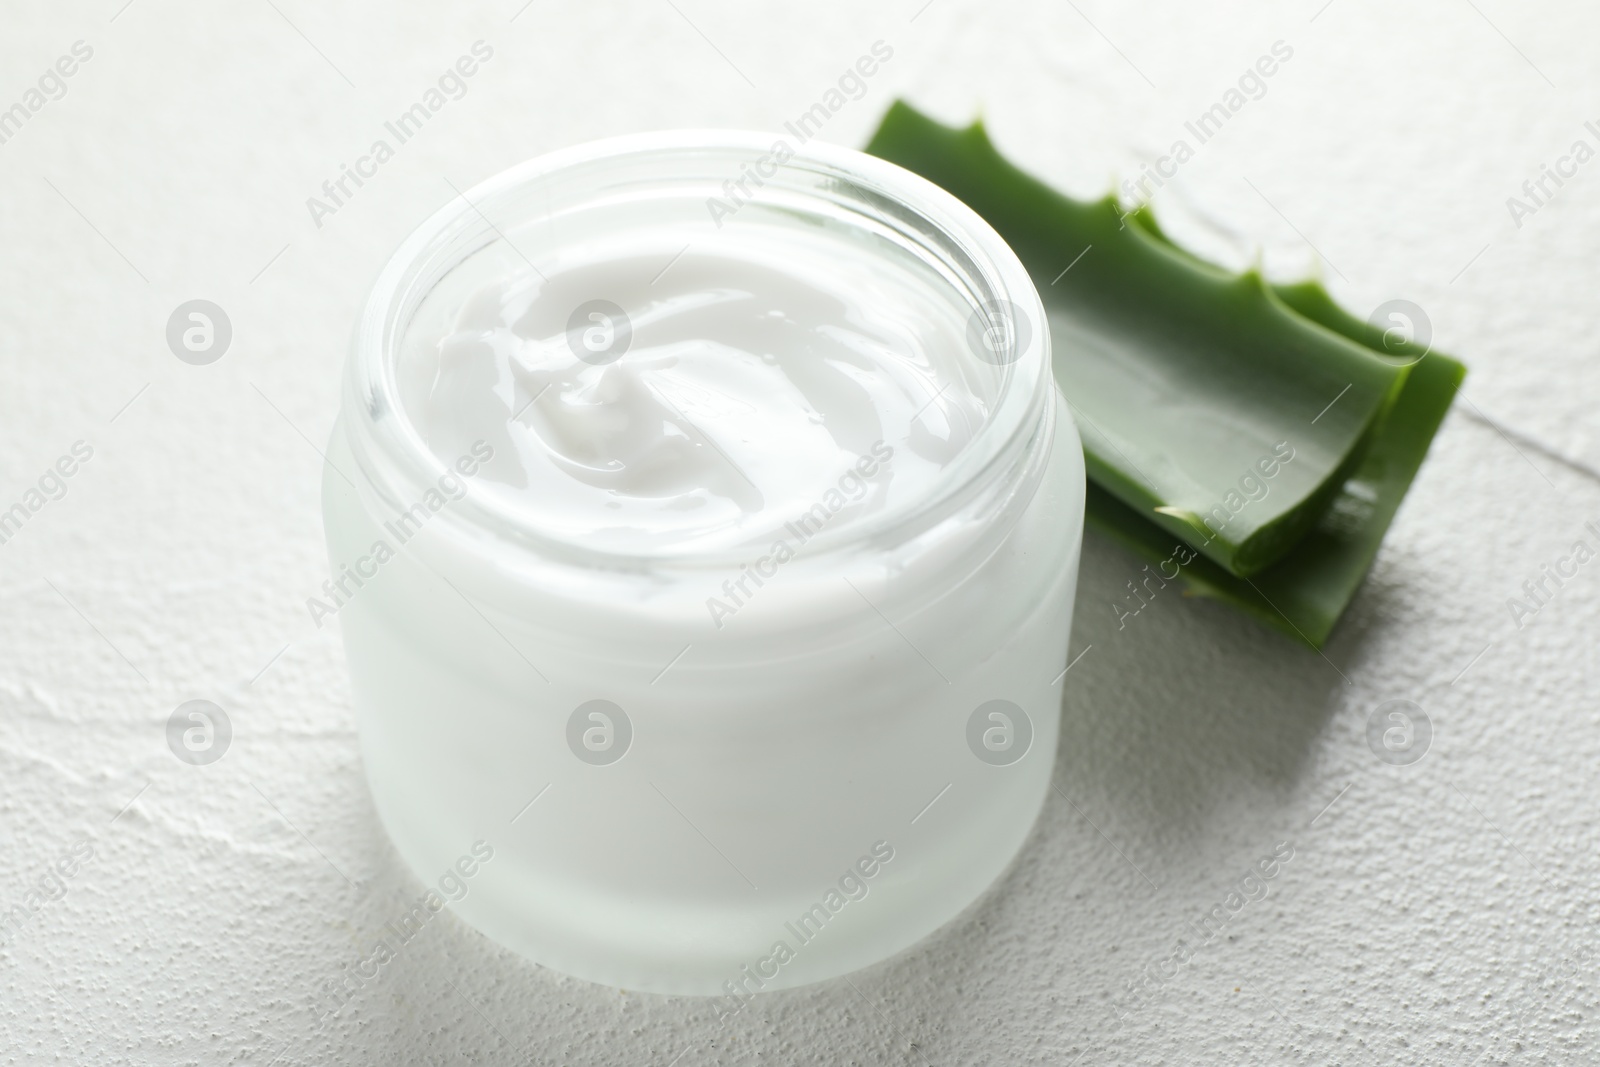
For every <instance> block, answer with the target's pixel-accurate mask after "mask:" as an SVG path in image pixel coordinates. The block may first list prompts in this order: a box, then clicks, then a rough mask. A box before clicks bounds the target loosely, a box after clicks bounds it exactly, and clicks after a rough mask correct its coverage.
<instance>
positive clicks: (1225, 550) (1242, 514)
mask: <svg viewBox="0 0 1600 1067" xmlns="http://www.w3.org/2000/svg"><path fill="white" fill-rule="evenodd" d="M867 151H869V152H872V153H873V154H875V155H878V156H881V157H883V158H885V159H889V160H891V161H893V162H895V163H898V164H900V165H901V166H903V167H906V168H908V169H910V170H913V171H916V172H917V173H919V174H922V175H923V176H924V177H926V178H928V179H929V180H931V181H933V182H935V183H937V184H939V185H942V186H943V187H945V188H946V189H948V190H949V191H950V192H952V193H954V194H955V195H956V196H958V197H960V198H961V199H962V200H964V201H966V203H967V204H968V205H970V206H971V207H972V208H974V209H975V210H976V211H977V212H978V213H979V214H980V215H982V216H983V217H984V218H985V219H986V220H988V222H989V224H990V225H992V226H993V227H994V228H995V229H996V230H997V231H999V233H1000V235H1001V236H1002V237H1004V238H1005V239H1006V241H1007V242H1008V243H1010V245H1011V247H1012V248H1013V249H1015V250H1016V252H1017V255H1018V257H1019V258H1020V259H1021V260H1022V261H1023V263H1024V264H1025V265H1026V266H1027V268H1028V270H1029V273H1030V274H1032V276H1033V278H1034V281H1035V284H1036V285H1037V286H1038V288H1039V291H1040V294H1041V295H1042V296H1043V298H1044V301H1045V306H1046V310H1047V313H1048V315H1049V319H1050V321H1049V329H1050V331H1051V340H1052V348H1053V351H1054V354H1055V369H1056V376H1057V379H1058V380H1059V381H1060V383H1061V388H1062V392H1063V393H1064V394H1065V395H1066V397H1067V399H1068V401H1069V403H1070V404H1071V405H1072V407H1073V411H1074V414H1075V415H1076V417H1077V422H1078V430H1079V433H1080V434H1081V436H1082V438H1083V443H1084V457H1085V461H1086V465H1087V467H1088V470H1089V476H1090V478H1091V479H1092V480H1093V481H1094V482H1095V483H1096V484H1097V485H1098V486H1099V487H1100V488H1101V489H1103V490H1104V491H1105V492H1106V493H1108V494H1109V495H1110V496H1112V497H1114V498H1115V499H1117V500H1118V501H1120V502H1121V503H1123V504H1124V505H1126V506H1127V507H1129V508H1131V509H1133V511H1134V512H1135V513H1137V514H1138V515H1139V516H1141V517H1142V521H1147V522H1153V523H1155V524H1156V525H1158V526H1160V527H1162V528H1163V529H1165V530H1166V531H1167V533H1168V534H1171V535H1175V536H1177V537H1181V538H1183V539H1184V540H1186V541H1188V542H1189V543H1191V544H1193V545H1194V546H1195V547H1196V548H1197V549H1198V550H1199V551H1200V552H1201V553H1203V554H1204V556H1205V557H1206V558H1207V559H1208V560H1210V561H1211V562H1213V563H1215V564H1216V565H1217V566H1218V567H1220V568H1221V569H1222V570H1223V571H1224V572H1225V573H1228V574H1232V575H1235V576H1241V577H1242V576H1248V575H1253V574H1257V573H1260V572H1262V571H1264V570H1265V569H1267V568H1268V567H1270V566H1271V565H1272V564H1273V563H1274V562H1276V561H1277V560H1279V559H1280V558H1282V557H1283V556H1284V555H1285V554H1286V553H1287V552H1289V551H1290V550H1291V549H1292V548H1294V546H1295V545H1296V544H1297V543H1298V542H1299V541H1300V540H1301V538H1302V537H1304V536H1305V535H1306V534H1307V533H1308V532H1309V531H1310V530H1311V529H1312V528H1313V527H1314V526H1315V525H1316V523H1317V521H1318V518H1319V517H1320V516H1321V515H1322V514H1323V512H1325V511H1326V510H1327V509H1328V508H1329V507H1330V506H1331V505H1332V504H1333V503H1334V502H1335V500H1336V498H1337V497H1338V495H1339V493H1340V491H1341V488H1340V487H1341V486H1342V485H1344V484H1345V483H1346V482H1347V481H1348V480H1349V478H1350V477H1351V476H1352V475H1353V474H1355V472H1356V471H1357V470H1358V468H1359V467H1360V465H1361V463H1362V449H1363V447H1364V445H1365V443H1366V442H1367V440H1368V436H1369V431H1370V430H1371V429H1372V428H1373V426H1374V424H1375V423H1376V422H1377V420H1378V418H1379V416H1380V415H1381V414H1383V413H1384V411H1385V410H1386V409H1387V408H1388V407H1389V405H1390V404H1391V403H1392V402H1393V401H1394V399H1395V398H1396V396H1398V394H1399V391H1400V388H1401V386H1402V385H1403V384H1404V381H1405V378H1406V376H1407V373H1408V368H1407V367H1406V366H1404V365H1401V364H1400V363H1399V362H1398V361H1386V360H1384V359H1381V358H1378V357H1377V356H1375V355H1374V354H1373V352H1372V351H1370V350H1369V349H1368V348H1366V347H1364V346H1363V345H1361V344H1359V343H1356V342H1355V341H1354V340H1352V339H1351V338H1349V337H1347V336H1342V335H1340V334H1339V333H1338V332H1337V331H1334V330H1330V329H1327V328H1324V327H1323V326H1320V325H1318V324H1316V323H1315V322H1313V321H1309V320H1308V319H1307V318H1306V317H1305V316H1304V315H1303V314H1301V313H1300V312H1298V311H1296V310H1295V309H1294V308H1293V307H1291V306H1289V305H1288V304H1286V303H1285V302H1284V300H1283V299H1281V297H1280V294H1279V293H1278V292H1276V291H1275V290H1274V289H1273V287H1271V286H1269V285H1267V284H1266V283H1265V282H1264V281H1263V280H1262V279H1261V277H1260V276H1259V275H1258V274H1256V273H1254V272H1250V273H1246V274H1243V275H1234V274H1230V273H1228V272H1226V271H1224V270H1222V269H1220V268H1217V267H1215V266H1212V265H1209V264H1206V263H1203V262H1201V261H1199V260H1197V259H1196V258H1194V257H1193V256H1190V255H1188V254H1187V253H1185V252H1182V251H1180V250H1178V249H1175V248H1174V247H1173V246H1172V245H1171V244H1170V243H1169V242H1167V241H1166V240H1165V239H1163V238H1162V237H1161V236H1160V235H1159V234H1158V233H1153V232H1151V231H1150V230H1149V229H1148V228H1146V227H1144V226H1141V225H1136V224H1133V225H1130V224H1127V223H1125V221H1124V218H1123V213H1122V212H1121V210H1120V209H1119V207H1118V205H1117V203H1116V201H1115V199H1113V198H1110V197H1107V198H1106V199H1104V200H1100V201H1097V202H1094V203H1083V202H1080V201H1077V200H1073V199H1071V198H1069V197H1066V196H1063V195H1061V194H1060V193H1057V192H1055V191H1054V190H1053V189H1051V188H1049V187H1048V186H1046V185H1045V184H1043V183H1042V182H1040V181H1038V180H1036V179H1034V178H1032V177H1030V176H1029V175H1027V174H1025V173H1023V172H1022V171H1020V170H1018V169H1017V168H1016V167H1014V166H1012V165H1011V164H1010V163H1009V162H1007V161H1006V160H1005V159H1004V158H1003V157H1001V156H1000V154H999V153H998V152H997V151H996V150H995V148H994V146H993V145H992V144H991V143H990V141H989V139H988V136H987V134H986V133H985V132H984V130H983V128H982V126H981V125H973V126H971V127H969V128H967V129H965V130H955V129H951V128H949V127H946V126H943V125H940V124H939V123H937V122H934V121H933V120H931V119H929V118H927V117H925V116H923V115H921V114H919V113H917V112H916V111H915V110H913V109H912V108H910V107H908V106H907V105H905V104H903V103H897V104H895V105H894V106H893V107H892V108H891V109H890V110H889V112H888V114H887V115H886V116H885V118H884V120H883V124H882V126H880V127H879V129H878V132H877V133H876V134H875V135H874V136H873V138H872V141H871V143H870V144H868V146H867Z"/></svg>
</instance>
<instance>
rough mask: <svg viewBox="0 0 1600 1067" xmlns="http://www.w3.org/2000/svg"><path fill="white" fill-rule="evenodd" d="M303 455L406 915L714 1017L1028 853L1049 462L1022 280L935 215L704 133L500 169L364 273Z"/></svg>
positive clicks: (617, 142)
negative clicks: (357, 314) (328, 422)
mask: <svg viewBox="0 0 1600 1067" xmlns="http://www.w3.org/2000/svg"><path fill="white" fill-rule="evenodd" d="M328 456H329V466H328V467H327V469H326V472H325V476H324V483H323V500H324V512H325V519H326V529H327V538H328V545H329V552H330V558H331V563H332V568H333V575H334V577H333V580H332V582H331V583H330V586H329V592H330V594H331V595H330V597H329V599H328V602H327V606H328V609H329V610H328V612H327V613H328V614H330V615H331V614H337V616H338V619H339V622H340V624H341V626H342V629H343V633H344V639H345V647H346V653H347V657H348V660H349V664H350V672H351V680H352V689H353V694H354V700H355V706H356V711H357V715H358V718H359V722H360V730H361V739H362V752H363V758H364V762H365V767H366V773H367V778H368V781H369V783H370V785H371V790H372V795H373V798H374V801H375V803H376V806H377V810H378V812H379V814H380V816H381V818H382V820H383V823H384V825H385V827H386V828H387V830H388V832H389V834H390V836H391V838H392V839H393V841H394V843H395V846H396V848H397V849H398V851H399V853H400V854H401V856H402V857H403V858H404V859H405V861H406V862H407V863H408V864H409V865H410V866H411V868H412V869H413V870H414V871H415V872H416V873H417V874H418V875H419V876H420V877H421V878H422V879H423V880H424V882H425V883H427V884H429V885H430V886H433V885H438V886H439V887H440V888H439V889H438V891H437V892H430V895H429V897H428V900H429V902H430V904H429V906H433V905H434V904H437V906H438V907H440V908H442V907H448V908H450V909H451V910H453V911H455V912H456V913H457V914H458V915H459V916H460V917H461V918H463V919H465V920H466V921H467V922H469V923H471V924H472V925H473V926H475V927H477V928H478V929H480V930H481V931H483V932H484V933H485V934H487V935H488V936H490V937H491V938H493V939H494V940H496V941H498V942H500V943H501V944H504V945H507V946H509V947H511V948H513V949H516V950H517V951H519V952H521V953H523V954H525V955H526V956H528V957H530V958H532V959H533V960H535V961H537V962H539V963H541V964H545V965H548V966H550V967H553V968H555V969H557V970H560V971H564V972H566V973H569V974H573V975H577V976H579V977H582V978H586V979H590V980H593V981H596V982H603V983H608V984H611V985H616V986H623V987H627V988H632V989H641V990H650V991H658V992H671V993H695V994H709V995H717V996H721V997H723V998H724V1000H723V1005H724V1008H723V1010H724V1011H733V1010H737V1009H738V1007H739V1006H742V1004H743V1003H744V1001H745V1000H746V999H747V998H748V997H749V996H750V995H753V994H754V993H756V992H759V991H764V990H772V989H778V988H784V987H789V986H794V985H798V984H802V983H806V982H812V981H817V980H820V979H824V978H829V977H833V976H836V975H839V974H842V973H845V972H848V971H850V970H853V969H856V968H859V967H862V966H865V965H867V964H870V963H873V962H875V961H878V960H881V959H884V958H886V957H888V956H889V955H891V954H893V953H895V952H897V951H899V950H901V949H904V948H906V947H907V946H909V945H911V944H912V943H913V942H915V941H917V940H918V939H919V938H921V937H923V936H924V935H926V934H928V933H929V932H931V931H933V930H934V929H936V928H937V927H939V926H940V925H942V924H943V923H945V922H947V921H949V920H950V919H951V918H952V917H954V916H955V915H956V914H957V913H959V912H960V911H961V910H962V909H963V908H965V907H966V906H967V905H969V904H970V903H972V902H973V901H974V900H975V899H976V898H977V897H978V896H979V895H980V894H981V893H982V892H983V891H984V889H985V888H986V887H987V886H989V885H990V884H991V883H992V882H993V881H994V880H995V879H996V878H997V877H998V876H999V875H1000V873H1001V872H1002V871H1003V870H1004V869H1005V867H1006V866H1007V864H1008V863H1009V862H1010V861H1011V859H1012V858H1013V857H1014V856H1015V855H1016V853H1017V851H1018V850H1019V848H1020V847H1021V845H1022V843H1023V840H1024V838H1025V837H1026V835H1027V834H1028V832H1029V829H1030V827H1031V826H1032V824H1033V822H1034V819H1035V817H1036V815H1037V813H1038V811H1039V808H1040V806H1041V804H1042V803H1043V800H1044V797H1045V794H1046V792H1047V790H1048V788H1049V781H1050V775H1051V770H1052V766H1053V762H1054V753H1055V745H1056V737H1057V728H1058V715H1059V693H1060V684H1061V681H1062V676H1063V674H1064V671H1065V667H1066V651H1067V637H1068V630H1069V627H1070V622H1071V609H1072V597H1073V590H1074V586H1075V582H1076V575H1077V567H1078V553H1079V547H1080V540H1081V535H1082V525H1083V506H1084V472H1083V462H1082V455H1081V452H1080V445H1079V441H1078V436H1077V433H1076V431H1075V429H1074V428H1073V425H1072V421H1071V418H1070V416H1069V414H1068V412H1067V409H1066V407H1065V404H1064V403H1063V402H1062V400H1061V397H1060V394H1059V392H1058V391H1057V389H1056V387H1055V384H1054V382H1053V379H1052V377H1051V373H1050V346H1049V336H1048V332H1047V329H1046V327H1045V318H1044V314H1043V310H1042V308H1041V305H1040V302H1039V297H1038V294H1037V293H1036V292H1035V290H1034V288H1033V286H1032V283H1031V282H1030V280H1029V278H1028V275H1027V273H1026V272H1025V271H1024V269H1023V267H1022V265H1021V264H1020V263H1019V262H1018V260H1017V258H1016V257H1015V256H1014V255H1013V254H1012V252H1011V250H1010V249H1009V248H1008V247H1007V246H1006V245H1005V244H1004V242H1003V241H1001V239H1000V238H999V237H998V236H997V235H996V234H995V233H994V231H993V230H992V229H990V228H989V226H988V225H987V224H985V223H984V222H983V221H982V220H981V219H980V218H979V217H978V216H977V215H976V214H974V213H973V212H972V211H970V210H969V209H968V208H966V207H965V206H964V205H962V204H961V203H960V202H958V201H957V200H956V199H954V198H953V197H951V196H950V195H949V194H947V193H945V192H944V191H942V190H940V189H939V188H937V187H935V186H934V185H932V184H930V183H928V182H926V181H924V180H923V179H921V178H919V177H917V176H915V175H913V174H911V173H909V172H907V171H905V170H902V169H900V168H898V167H896V166H894V165H892V164H889V163H886V162H884V161H881V160H878V159H875V158H873V157H870V156H866V155H863V154H861V153H858V152H853V151H849V150H846V149H840V148H834V147H828V146H824V145H821V144H817V143H808V144H804V145H798V146H796V145H792V144H790V143H788V142H787V141H777V142H774V141H773V139H772V138H771V136H770V135H762V134H751V133H734V132H726V131H686V132H674V133H665V134H652V135H641V136H629V137H622V138H617V139H613V140H607V141H602V142H598V143H595V144H589V145H583V146H579V147H576V148H572V149H568V150H565V151H560V152H556V153H554V154H552V155H549V156H546V157H543V158H540V159H536V160H533V161H531V162H529V163H526V164H524V165H522V166H519V167H516V168H513V169H512V170H509V171H507V172H505V173H504V174H501V175H499V176H498V177H495V178H493V179H491V180H489V181H488V182H485V183H484V184H482V185H480V186H478V187H477V188H475V189H473V190H472V191H470V192H469V193H467V194H465V196H464V197H460V198H458V199H456V200H455V201H454V202H452V203H451V204H450V205H448V206H447V207H446V208H444V209H443V210H441V211H440V212H438V213H437V214H436V215H434V216H433V217H432V218H431V219H429V220H428V221H427V222H426V223H425V224H423V226H422V227H421V228H419V229H418V230H417V231H416V232H415V233H413V234H412V235H411V236H410V237H409V238H407V240H406V241H405V243H404V244H403V245H402V246H401V247H400V249H399V250H398V251H397V252H396V253H395V255H394V257H393V258H392V259H391V260H390V261H389V263H388V265H387V266H386V267H385V269H384V270H383V272H382V274H381V276H380V277H379V279H378V281H377V283H376V284H375V286H374V288H373V291H372V294H371V297H370V299H369V301H368V303H367V305H366V308H365V310H364V312H363V314H362V317H361V320H360V323H359V325H358V328H357V331H356V336H355V341H354V348H353V351H352V353H351V356H350V359H349V362H348V366H347V374H346V379H345V390H344V399H343V406H342V411H341V415H340V419H339V422H338V424H337V426H336V427H335V429H334V433H333V439H332V443H331V446H330V449H329V453H328ZM446 876H448V877H446Z"/></svg>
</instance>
